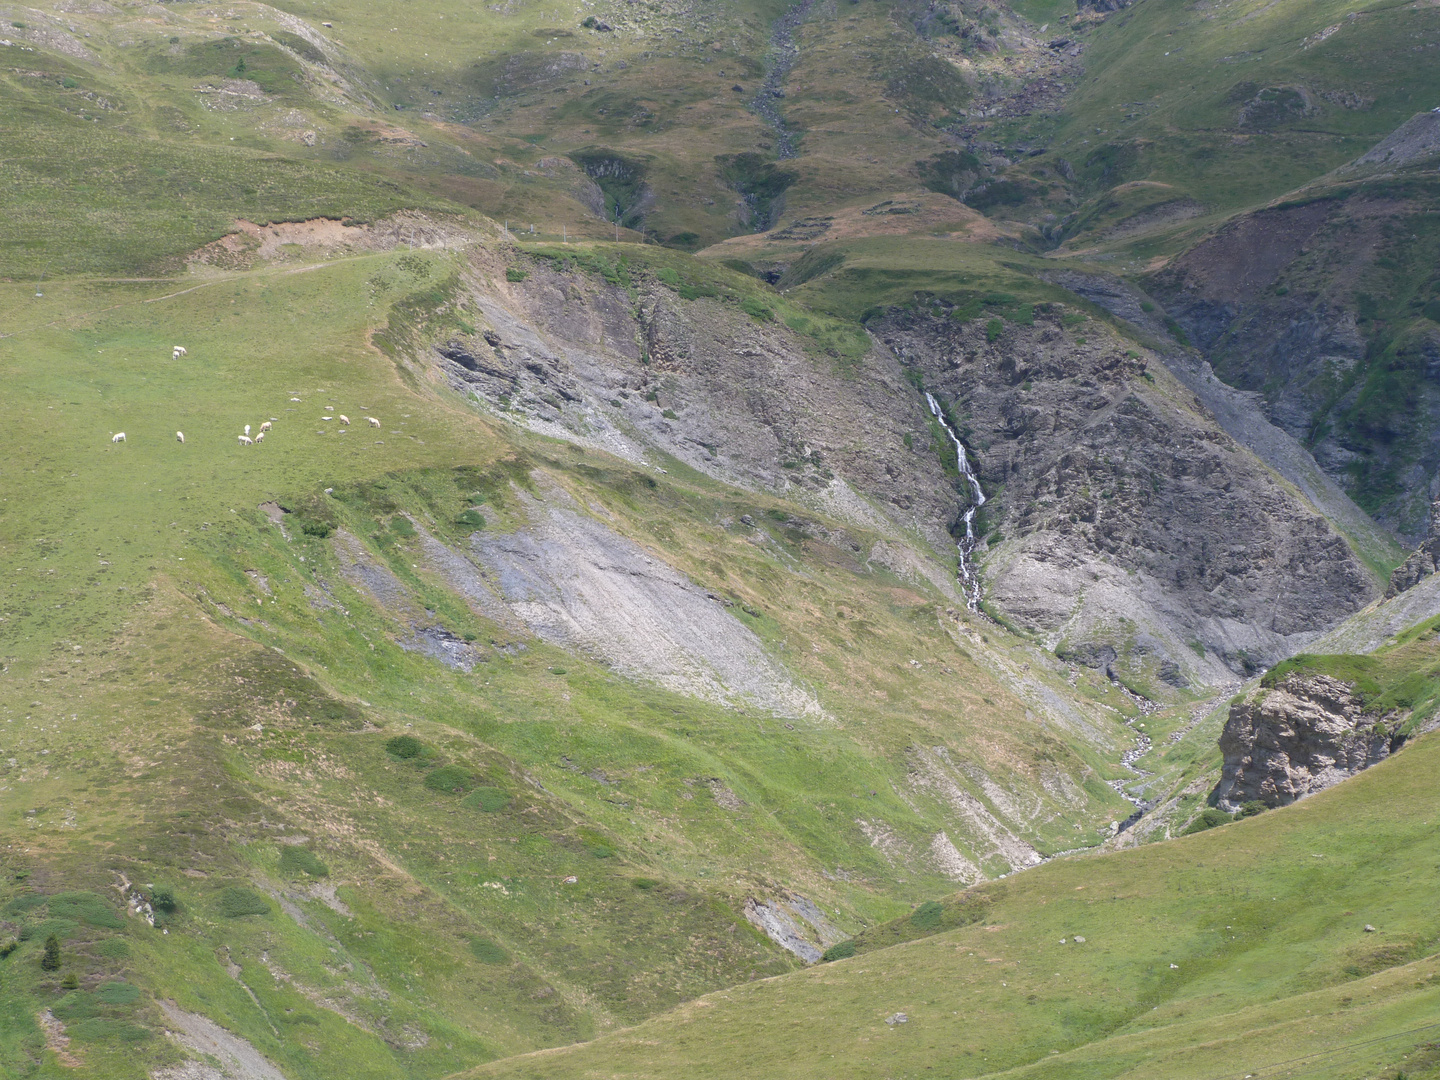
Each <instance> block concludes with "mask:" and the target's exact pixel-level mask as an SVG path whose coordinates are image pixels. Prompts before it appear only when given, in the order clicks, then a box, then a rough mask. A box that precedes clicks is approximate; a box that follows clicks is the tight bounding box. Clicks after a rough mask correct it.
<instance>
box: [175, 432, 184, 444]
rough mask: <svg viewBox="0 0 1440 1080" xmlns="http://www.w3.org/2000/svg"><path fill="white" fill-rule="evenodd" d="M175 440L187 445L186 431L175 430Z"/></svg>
mask: <svg viewBox="0 0 1440 1080" xmlns="http://www.w3.org/2000/svg"><path fill="white" fill-rule="evenodd" d="M175 441H176V442H178V443H179V444H180V445H181V446H184V445H185V432H183V431H177V432H175Z"/></svg>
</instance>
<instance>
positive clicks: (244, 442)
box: [240, 435, 255, 446]
mask: <svg viewBox="0 0 1440 1080" xmlns="http://www.w3.org/2000/svg"><path fill="white" fill-rule="evenodd" d="M240 445H241V446H253V445H255V440H254V439H252V438H250V436H249V435H241V436H240Z"/></svg>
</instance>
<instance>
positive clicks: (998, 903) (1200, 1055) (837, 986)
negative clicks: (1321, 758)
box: [465, 735, 1440, 1078]
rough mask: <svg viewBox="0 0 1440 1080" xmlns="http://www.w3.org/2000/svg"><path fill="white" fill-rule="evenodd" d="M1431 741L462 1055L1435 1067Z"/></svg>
mask: <svg viewBox="0 0 1440 1080" xmlns="http://www.w3.org/2000/svg"><path fill="white" fill-rule="evenodd" d="M1437 749H1440V741H1437V739H1436V737H1435V736H1434V735H1431V736H1427V737H1426V738H1424V739H1422V740H1420V741H1418V742H1416V743H1415V745H1414V746H1412V747H1411V748H1409V749H1407V750H1405V751H1403V752H1402V753H1400V754H1398V755H1396V756H1395V757H1394V758H1393V759H1391V760H1390V761H1387V762H1384V763H1382V764H1380V765H1377V766H1376V767H1375V768H1373V769H1371V770H1369V771H1367V772H1365V773H1363V774H1362V775H1361V776H1359V777H1357V778H1356V779H1354V780H1352V781H1349V782H1347V783H1345V784H1343V785H1340V786H1339V787H1336V788H1333V789H1331V790H1329V791H1326V792H1323V793H1321V794H1319V795H1315V796H1313V797H1311V798H1309V799H1307V800H1305V801H1303V802H1300V803H1298V804H1296V805H1294V806H1291V807H1287V808H1285V809H1282V810H1275V811H1271V812H1269V813H1266V814H1262V815H1260V816H1259V817H1256V818H1251V819H1248V820H1245V821H1241V822H1237V823H1235V824H1233V825H1228V826H1225V827H1223V828H1219V829H1213V830H1210V831H1208V832H1205V833H1203V834H1201V835H1199V836H1192V837H1186V838H1184V839H1181V840H1177V841H1173V842H1171V843H1168V844H1163V845H1149V846H1145V847H1142V848H1138V849H1135V850H1132V851H1129V852H1124V853H1120V854H1116V855H1111V856H1105V857H1103V858H1098V859H1080V860H1066V861H1062V862H1057V863H1052V864H1049V865H1047V866H1044V867H1042V868H1040V869H1037V870H1034V871H1030V872H1028V873H1026V874H1023V875H1021V876H1019V877H1017V878H1014V879H1012V880H1009V881H1006V882H1003V883H996V884H992V885H988V886H984V887H981V888H978V889H972V890H968V891H967V892H965V893H963V894H960V895H959V896H956V897H953V898H950V899H947V900H946V901H944V902H943V903H933V904H927V905H924V906H922V907H919V908H917V909H916V910H915V911H914V912H913V913H912V914H910V915H909V916H907V917H905V918H903V919H901V920H898V921H897V922H896V923H892V924H889V925H887V926H885V927H879V928H876V929H875V930H874V931H871V932H869V933H868V934H867V935H862V936H861V938H860V939H859V940H858V941H857V942H856V944H857V946H858V949H857V951H858V955H855V956H853V958H850V959H842V960H838V961H837V962H835V963H832V964H826V965H824V966H822V967H819V968H815V969H811V970H809V971H806V972H801V973H797V974H795V975H790V976H786V977H783V978H780V979H772V980H767V981H765V982H760V983H756V984H752V985H750V986H746V987H740V988H736V989H734V990H729V991H726V992H724V993H721V994H715V995H710V996H707V997H705V998H702V999H701V1000H699V1001H696V1002H692V1003H689V1004H687V1005H686V1006H684V1007H682V1008H681V1009H678V1010H676V1011H675V1012H673V1013H671V1014H668V1015H666V1016H664V1017H661V1018H658V1019H656V1020H653V1021H650V1022H648V1023H646V1024H643V1025H641V1026H639V1027H637V1028H636V1029H634V1030H633V1031H630V1032H624V1033H619V1034H616V1035H612V1036H609V1037H607V1038H604V1039H601V1040H598V1041H596V1042H595V1043H591V1044H588V1045H586V1046H582V1047H574V1048H568V1049H565V1050H558V1051H551V1052H548V1053H546V1054H537V1055H528V1056H526V1057H522V1058H516V1059H513V1060H511V1061H506V1062H499V1063H496V1064H495V1065H493V1066H487V1067H484V1068H481V1069H477V1070H475V1071H473V1072H471V1073H468V1074H465V1075H468V1076H516V1077H528V1078H539V1077H548V1076H577V1075H587V1074H589V1073H591V1072H594V1073H602V1074H604V1075H607V1076H620V1077H628V1076H639V1075H646V1076H649V1075H667V1076H668V1075H681V1074H685V1075H692V1076H697V1077H705V1076H717V1077H718V1076H733V1075H736V1073H737V1072H738V1073H740V1074H742V1075H748V1076H781V1077H785V1076H797V1077H810V1076H841V1077H844V1076H856V1077H860V1076H871V1075H874V1074H875V1072H876V1071H877V1070H881V1069H883V1070H884V1071H885V1072H886V1073H888V1074H889V1075H893V1076H919V1075H922V1074H923V1073H925V1072H927V1071H930V1070H933V1071H935V1072H940V1071H942V1070H943V1071H946V1072H949V1073H951V1074H953V1075H958V1076H991V1075H1005V1076H1026V1077H1030V1076H1035V1077H1061V1076H1090V1075H1093V1076H1117V1075H1123V1076H1146V1077H1149V1076H1154V1077H1161V1076H1165V1077H1196V1078H1203V1077H1211V1076H1216V1075H1244V1074H1246V1073H1252V1074H1253V1073H1259V1074H1260V1075H1273V1076H1280V1077H1300V1076H1304V1077H1341V1076H1356V1075H1364V1076H1377V1075H1385V1076H1390V1075H1394V1073H1393V1072H1389V1071H1386V1070H1387V1067H1392V1068H1393V1067H1395V1066H1399V1067H1400V1068H1401V1069H1402V1070H1406V1071H1409V1074H1410V1075H1421V1076H1428V1075H1431V1074H1432V1072H1433V1069H1434V1066H1435V1061H1434V1056H1433V1040H1434V1031H1435V1028H1434V1018H1435V1008H1436V1002H1437V994H1440V974H1437V971H1436V965H1435V958H1434V956H1433V955H1432V954H1433V952H1434V950H1435V944H1436V940H1437V935H1440V926H1437V924H1436V921H1435V912H1434V908H1433V905H1431V904H1430V903H1428V901H1426V900H1422V899H1421V897H1422V895H1423V892H1424V890H1425V889H1426V888H1428V886H1424V887H1420V888H1417V887H1415V886H1412V885H1409V884H1407V883H1408V882H1416V883H1417V885H1418V881H1419V880H1420V879H1421V878H1422V877H1428V875H1430V874H1432V873H1433V871H1432V870H1428V869H1423V870H1422V869H1419V868H1420V867H1422V866H1425V865H1426V859H1427V856H1433V851H1434V843H1435V828H1434V820H1435V818H1434V815H1435V813H1436V811H1437V807H1436V805H1435V802H1434V785H1433V783H1432V782H1431V780H1432V778H1433V775H1434V769H1435V755H1436V753H1437ZM1397 803H1403V804H1404V805H1406V806H1408V807H1410V808H1411V809H1412V811H1413V813H1407V814H1395V813H1394V812H1393V807H1394V806H1395V805H1396V804H1397ZM1372 927H1373V932H1371V928H1372ZM872 941H873V945H871V944H870V943H871V942H872ZM896 942H899V944H896ZM872 950H873V951H872ZM742 1033H743V1034H742ZM741 1047H744V1050H743V1051H742V1050H741V1049H740V1048H741ZM721 1048H724V1052H725V1053H726V1054H727V1055H728V1056H729V1057H730V1059H729V1060H721V1059H720V1056H719V1051H720V1049H721ZM736 1054H743V1056H741V1057H739V1058H738V1059H737V1058H735V1057H734V1055H736Z"/></svg>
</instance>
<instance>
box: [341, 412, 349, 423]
mask: <svg viewBox="0 0 1440 1080" xmlns="http://www.w3.org/2000/svg"><path fill="white" fill-rule="evenodd" d="M340 422H341V423H342V424H348V423H350V417H348V416H346V415H345V414H344V413H343V412H342V413H341V414H340Z"/></svg>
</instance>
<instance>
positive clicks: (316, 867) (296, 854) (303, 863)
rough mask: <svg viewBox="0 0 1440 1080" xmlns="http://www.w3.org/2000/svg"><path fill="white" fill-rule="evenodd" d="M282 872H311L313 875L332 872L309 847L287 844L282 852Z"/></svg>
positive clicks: (319, 875) (322, 875) (321, 875)
mask: <svg viewBox="0 0 1440 1080" xmlns="http://www.w3.org/2000/svg"><path fill="white" fill-rule="evenodd" d="M280 872H281V873H282V874H309V875H310V876H311V877H324V876H325V875H326V874H328V873H330V868H329V867H328V866H326V865H325V864H324V863H323V862H321V861H320V858H319V856H317V855H316V854H315V853H314V852H313V851H311V850H310V849H309V848H303V847H300V846H299V845H293V844H292V845H287V846H286V847H285V849H284V850H283V851H281V852H280Z"/></svg>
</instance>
